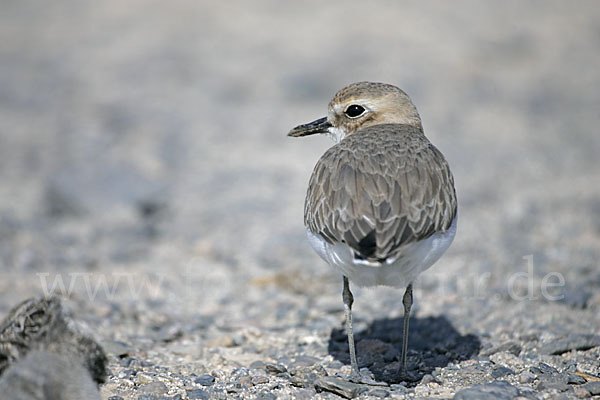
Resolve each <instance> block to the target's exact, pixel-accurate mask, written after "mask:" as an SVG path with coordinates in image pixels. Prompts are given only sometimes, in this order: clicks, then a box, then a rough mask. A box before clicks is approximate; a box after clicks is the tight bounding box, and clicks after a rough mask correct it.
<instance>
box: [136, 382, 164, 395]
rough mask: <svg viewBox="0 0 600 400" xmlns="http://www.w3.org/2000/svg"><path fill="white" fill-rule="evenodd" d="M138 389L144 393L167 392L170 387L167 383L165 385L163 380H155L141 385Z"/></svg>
mask: <svg viewBox="0 0 600 400" xmlns="http://www.w3.org/2000/svg"><path fill="white" fill-rule="evenodd" d="M138 390H139V391H140V392H143V393H151V394H165V393H167V392H168V391H169V388H167V385H165V384H164V383H163V382H160V381H154V382H150V383H144V384H143V385H140V387H139V388H138Z"/></svg>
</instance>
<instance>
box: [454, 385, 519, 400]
mask: <svg viewBox="0 0 600 400" xmlns="http://www.w3.org/2000/svg"><path fill="white" fill-rule="evenodd" d="M518 395H519V390H518V389H517V388H516V387H514V386H513V385H511V384H510V383H508V382H506V381H494V382H492V383H486V384H483V385H475V386H473V387H470V388H468V389H464V390H461V391H460V392H458V393H456V395H455V396H454V399H455V400H479V399H489V400H512V399H514V398H515V397H517V396H518Z"/></svg>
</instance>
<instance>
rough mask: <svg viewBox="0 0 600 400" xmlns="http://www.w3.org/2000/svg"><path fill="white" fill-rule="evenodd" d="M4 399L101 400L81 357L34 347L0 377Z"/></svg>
mask: <svg viewBox="0 0 600 400" xmlns="http://www.w3.org/2000/svg"><path fill="white" fill-rule="evenodd" d="M0 393H1V394H2V400H33V399H61V400H100V393H99V392H98V388H97V386H96V383H95V382H94V381H93V380H92V378H91V377H90V375H89V373H88V371H87V370H86V369H84V368H82V367H81V363H80V360H79V359H73V358H69V357H68V356H65V355H62V354H57V353H53V352H49V351H37V350H34V351H31V352H30V353H29V354H27V356H25V357H23V358H22V359H20V360H19V361H17V362H15V363H13V364H11V366H10V368H8V369H7V370H6V371H5V372H4V373H3V374H2V376H1V377H0Z"/></svg>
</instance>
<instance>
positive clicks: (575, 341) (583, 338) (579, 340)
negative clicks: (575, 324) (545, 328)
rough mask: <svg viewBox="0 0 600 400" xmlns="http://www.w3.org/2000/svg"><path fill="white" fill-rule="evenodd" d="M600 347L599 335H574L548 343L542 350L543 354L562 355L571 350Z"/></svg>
mask: <svg viewBox="0 0 600 400" xmlns="http://www.w3.org/2000/svg"><path fill="white" fill-rule="evenodd" d="M598 346H600V336H599V335H588V334H573V335H569V336H567V337H566V338H564V339H559V340H555V341H554V342H551V343H547V344H545V345H544V346H542V348H541V349H540V352H541V353H542V354H552V355H560V354H563V353H566V352H568V351H571V350H589V349H591V348H593V347H598Z"/></svg>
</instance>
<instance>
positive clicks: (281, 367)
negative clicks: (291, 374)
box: [265, 363, 287, 374]
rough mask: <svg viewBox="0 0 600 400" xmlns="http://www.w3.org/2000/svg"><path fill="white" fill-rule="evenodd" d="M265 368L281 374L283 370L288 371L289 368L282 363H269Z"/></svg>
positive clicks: (272, 372)
mask: <svg viewBox="0 0 600 400" xmlns="http://www.w3.org/2000/svg"><path fill="white" fill-rule="evenodd" d="M265 370H266V371H267V372H269V373H271V374H280V373H282V372H287V368H286V367H285V366H284V365H281V364H272V363H269V364H267V365H266V366H265Z"/></svg>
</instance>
